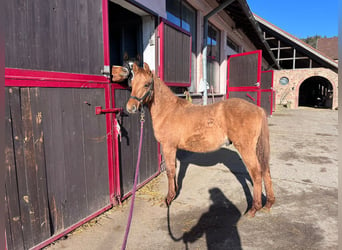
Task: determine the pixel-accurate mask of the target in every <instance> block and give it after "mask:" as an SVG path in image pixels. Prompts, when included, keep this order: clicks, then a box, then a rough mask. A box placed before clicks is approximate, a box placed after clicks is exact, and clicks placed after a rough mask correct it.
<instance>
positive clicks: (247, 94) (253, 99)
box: [246, 93, 255, 102]
mask: <svg viewBox="0 0 342 250" xmlns="http://www.w3.org/2000/svg"><path fill="white" fill-rule="evenodd" d="M246 96H248V97H249V98H250V99H251V100H252V101H253V102H255V98H253V97H252V96H251V95H250V94H249V93H246Z"/></svg>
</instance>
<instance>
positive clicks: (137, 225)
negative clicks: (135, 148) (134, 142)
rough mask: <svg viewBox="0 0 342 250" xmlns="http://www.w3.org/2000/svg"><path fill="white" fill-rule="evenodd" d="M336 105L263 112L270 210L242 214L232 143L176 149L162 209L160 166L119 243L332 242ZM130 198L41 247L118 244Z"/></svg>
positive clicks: (243, 190)
mask: <svg viewBox="0 0 342 250" xmlns="http://www.w3.org/2000/svg"><path fill="white" fill-rule="evenodd" d="M337 117H338V114H337V111H332V110H322V109H310V108H300V109H298V110H288V109H280V110H277V112H275V113H274V114H273V117H271V118H269V126H270V137H271V175H272V179H273V186H274V191H275V195H276V203H275V204H274V206H273V208H272V210H271V212H270V213H265V212H258V213H257V214H256V216H255V217H254V218H248V217H247V216H245V215H244V213H245V211H246V209H247V208H248V206H250V205H251V199H252V196H251V193H252V186H251V183H250V178H249V175H248V173H247V172H246V169H245V167H244V165H243V162H242V161H241V159H240V157H239V155H238V153H236V151H235V150H234V147H233V146H231V145H230V146H228V147H226V148H222V149H221V150H219V151H217V152H214V153H209V154H192V153H188V152H179V153H178V157H179V159H180V161H179V162H178V164H179V165H180V168H179V169H180V170H179V171H180V172H179V177H178V180H179V184H180V194H179V196H178V197H177V199H176V200H175V201H174V202H173V203H172V205H171V207H170V208H169V209H168V208H166V206H165V204H164V198H165V194H166V192H167V180H166V175H165V172H163V173H162V174H161V175H160V176H158V177H157V178H155V179H154V180H153V181H152V182H150V183H149V184H148V185H146V186H145V187H144V188H142V189H141V190H140V191H139V192H138V194H137V198H136V202H135V209H134V215H133V221H132V225H131V231H130V234H129V238H128V243H127V249H215V250H216V249H286V250H288V249H338V222H337V220H338V200H337V197H338V190H337V187H338V186H337V182H338V156H337V148H338V132H337V126H338V118H337ZM129 205H130V199H128V201H126V202H125V203H124V204H123V205H122V206H120V207H115V208H113V209H111V210H109V211H108V212H106V213H105V214H103V215H101V216H100V217H98V218H96V219H94V220H92V221H91V222H90V223H87V224H86V225H84V226H82V227H81V228H79V229H77V230H76V231H75V232H73V233H71V234H69V235H68V236H67V237H65V239H62V240H59V241H57V242H55V243H54V244H52V245H50V246H48V247H47V249H49V250H52V249H82V250H88V249H89V250H96V249H99V250H100V249H121V244H122V241H123V235H124V232H125V226H126V222H127V216H128V211H129Z"/></svg>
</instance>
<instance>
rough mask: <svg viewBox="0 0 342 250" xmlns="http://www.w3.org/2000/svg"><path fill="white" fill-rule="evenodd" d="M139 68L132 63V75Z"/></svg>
mask: <svg viewBox="0 0 342 250" xmlns="http://www.w3.org/2000/svg"><path fill="white" fill-rule="evenodd" d="M138 69H139V67H138V65H137V64H136V63H133V66H132V70H133V72H134V73H136V72H137V71H138Z"/></svg>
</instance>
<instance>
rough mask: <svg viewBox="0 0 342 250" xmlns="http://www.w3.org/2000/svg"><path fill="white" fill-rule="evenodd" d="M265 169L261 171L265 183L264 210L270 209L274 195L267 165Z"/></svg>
mask: <svg viewBox="0 0 342 250" xmlns="http://www.w3.org/2000/svg"><path fill="white" fill-rule="evenodd" d="M266 169H267V170H265V171H264V172H263V173H262V175H263V179H264V184H265V191H266V197H267V201H266V205H265V209H266V210H270V209H271V207H272V205H273V204H274V202H275V197H274V193H273V187H272V180H271V173H270V168H269V166H267V168H266Z"/></svg>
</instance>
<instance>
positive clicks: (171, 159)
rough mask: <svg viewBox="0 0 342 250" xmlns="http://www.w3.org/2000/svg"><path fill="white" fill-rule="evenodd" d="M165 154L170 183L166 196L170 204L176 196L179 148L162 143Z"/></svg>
mask: <svg viewBox="0 0 342 250" xmlns="http://www.w3.org/2000/svg"><path fill="white" fill-rule="evenodd" d="M162 147H163V154H164V158H165V163H166V174H167V178H168V183H169V190H168V193H167V197H166V203H167V205H170V204H171V202H172V200H173V199H174V198H175V197H176V192H177V183H176V152H177V149H176V148H174V147H172V146H169V145H162Z"/></svg>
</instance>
